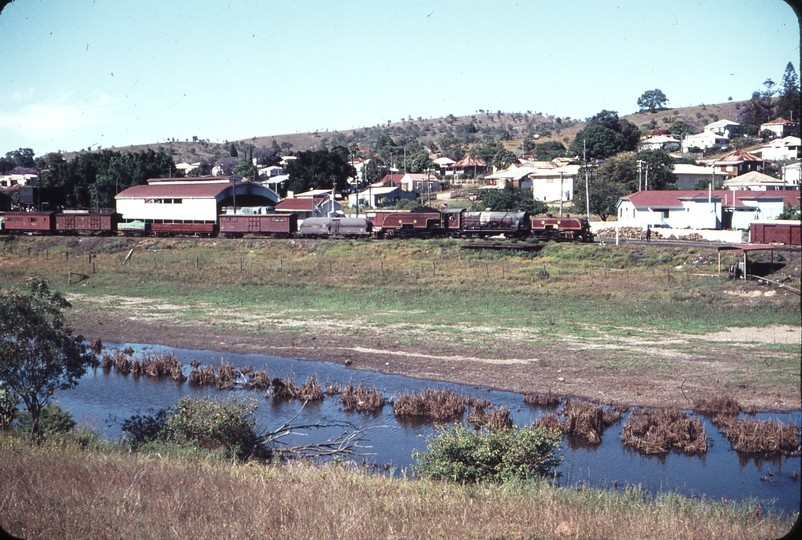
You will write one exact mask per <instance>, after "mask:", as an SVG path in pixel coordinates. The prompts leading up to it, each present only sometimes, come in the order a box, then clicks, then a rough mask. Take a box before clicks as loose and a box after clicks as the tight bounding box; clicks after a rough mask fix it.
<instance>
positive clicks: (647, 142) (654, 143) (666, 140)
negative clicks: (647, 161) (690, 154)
mask: <svg viewBox="0 0 802 540" xmlns="http://www.w3.org/2000/svg"><path fill="white" fill-rule="evenodd" d="M679 148H680V141H679V139H676V138H674V137H669V136H667V135H655V136H654V137H649V138H648V139H643V140H642V141H641V142H639V143H638V151H642V150H667V151H669V152H673V151H675V150H679Z"/></svg>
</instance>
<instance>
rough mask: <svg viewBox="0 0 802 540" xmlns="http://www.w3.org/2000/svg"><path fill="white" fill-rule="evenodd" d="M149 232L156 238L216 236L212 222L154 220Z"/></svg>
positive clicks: (215, 228)
mask: <svg viewBox="0 0 802 540" xmlns="http://www.w3.org/2000/svg"><path fill="white" fill-rule="evenodd" d="M150 231H151V232H152V233H153V234H154V235H156V236H178V235H190V236H216V235H217V223H215V222H214V221H181V220H175V221H168V220H158V219H157V220H154V221H152V222H151V223H150Z"/></svg>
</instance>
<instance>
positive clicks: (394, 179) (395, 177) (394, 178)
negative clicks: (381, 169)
mask: <svg viewBox="0 0 802 540" xmlns="http://www.w3.org/2000/svg"><path fill="white" fill-rule="evenodd" d="M402 178H404V175H403V174H401V173H395V174H393V173H390V174H385V175H384V176H383V177H382V179H381V183H382V184H384V183H387V182H390V183H393V184H398V183H399V182H401V179H402Z"/></svg>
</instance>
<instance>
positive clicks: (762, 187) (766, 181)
mask: <svg viewBox="0 0 802 540" xmlns="http://www.w3.org/2000/svg"><path fill="white" fill-rule="evenodd" d="M724 187H725V188H727V189H729V190H733V191H740V190H746V191H781V190H784V189H787V190H794V189H798V188H799V186H797V185H794V184H792V185H789V184H788V183H786V182H784V181H783V180H781V179H779V178H774V177H773V176H769V175H767V174H763V173H760V172H757V171H750V172H748V173H745V174H742V175H740V176H734V177H732V178H729V179H727V180H726V181H725V182H724Z"/></svg>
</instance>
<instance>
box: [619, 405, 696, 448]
mask: <svg viewBox="0 0 802 540" xmlns="http://www.w3.org/2000/svg"><path fill="white" fill-rule="evenodd" d="M707 441H708V436H707V434H706V433H705V427H704V425H703V424H702V421H701V420H699V419H698V418H697V419H691V417H690V416H688V415H687V414H686V413H684V412H682V411H678V410H676V409H658V410H653V411H650V410H644V409H641V410H637V411H633V412H631V413H630V414H629V417H628V418H627V421H626V422H624V426H623V428H622V430H621V442H622V443H623V444H624V446H631V447H633V448H636V449H637V450H639V451H640V452H643V453H644V454H667V453H668V452H669V451H670V450H672V449H673V450H677V451H679V452H682V453H685V454H703V453H705V452H707Z"/></svg>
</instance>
